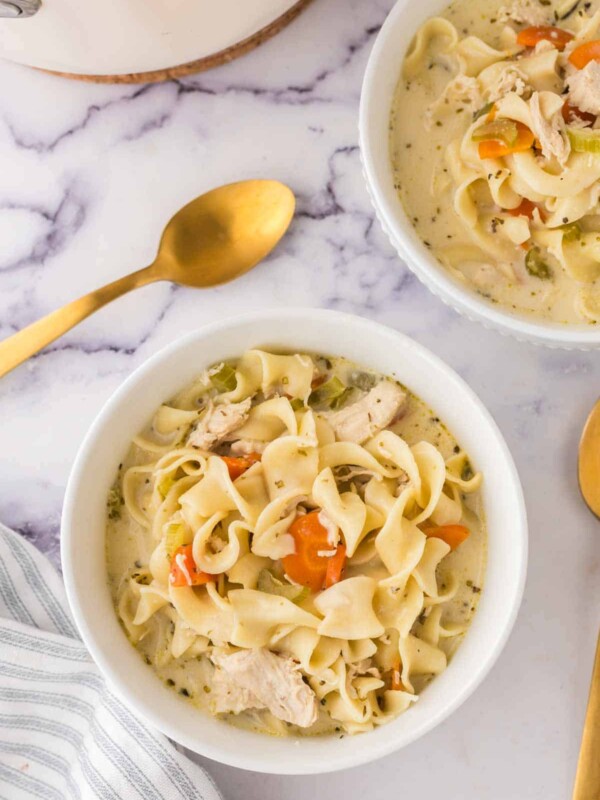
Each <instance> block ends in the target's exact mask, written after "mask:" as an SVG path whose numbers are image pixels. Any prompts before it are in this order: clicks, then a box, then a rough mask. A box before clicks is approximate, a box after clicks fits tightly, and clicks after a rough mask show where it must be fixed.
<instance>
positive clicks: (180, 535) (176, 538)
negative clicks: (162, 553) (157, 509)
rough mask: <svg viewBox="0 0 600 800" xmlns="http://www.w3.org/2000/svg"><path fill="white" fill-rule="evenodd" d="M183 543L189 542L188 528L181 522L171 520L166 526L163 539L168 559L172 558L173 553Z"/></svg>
mask: <svg viewBox="0 0 600 800" xmlns="http://www.w3.org/2000/svg"><path fill="white" fill-rule="evenodd" d="M184 544H190V536H189V534H188V528H187V526H186V525H184V524H183V523H182V522H172V523H171V524H170V525H169V527H168V528H167V535H166V539H165V547H166V550H167V555H168V556H169V559H171V558H173V556H174V555H175V553H176V552H177V551H178V550H179V548H180V547H183V545H184Z"/></svg>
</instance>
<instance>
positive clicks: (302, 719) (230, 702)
mask: <svg viewBox="0 0 600 800" xmlns="http://www.w3.org/2000/svg"><path fill="white" fill-rule="evenodd" d="M212 658H213V661H214V662H215V663H216V665H217V670H215V674H217V671H218V675H217V681H218V685H217V689H216V691H217V694H216V697H214V698H213V700H212V703H213V708H214V710H215V712H218V711H219V710H220V711H230V710H232V709H236V710H233V713H234V714H239V712H240V711H243V710H244V709H246V708H267V709H268V710H269V711H270V712H271V714H273V716H274V717H277V718H278V719H282V720H284V721H285V722H290V723H291V724H292V725H298V726H299V727H300V728H309V727H310V726H311V725H312V724H313V723H314V722H316V719H317V698H316V696H315V693H314V692H313V690H312V689H311V688H310V686H308V685H307V684H306V683H304V681H303V680H302V675H301V673H300V671H299V667H298V665H297V664H296V663H295V662H294V661H292V659H291V658H285V657H283V656H278V655H276V654H275V653H272V652H271V651H270V650H267V649H265V648H264V647H261V648H260V649H257V650H240V651H239V652H238V653H234V654H233V655H218V654H216V653H214V654H213V657H212ZM213 681H214V679H213ZM214 687H215V684H214V682H213V691H214ZM234 687H237V690H236V689H235V688H234Z"/></svg>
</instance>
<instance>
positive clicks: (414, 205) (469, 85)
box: [390, 0, 600, 324]
mask: <svg viewBox="0 0 600 800" xmlns="http://www.w3.org/2000/svg"><path fill="white" fill-rule="evenodd" d="M599 114H600V2H599V0H594V2H583V1H582V0H580V1H579V2H577V0H539V1H538V0H516V2H512V3H510V2H509V3H508V4H506V3H502V2H500V1H499V0H477V2H474V0H456V2H454V3H452V5H450V6H448V8H447V9H446V10H445V11H444V13H443V14H442V15H441V16H440V17H435V18H433V19H429V20H428V21H427V22H426V23H425V24H424V25H423V26H422V27H421V28H420V30H419V31H418V32H417V34H416V37H415V39H414V41H413V43H412V45H411V48H410V49H409V51H408V54H407V56H406V58H405V60H404V65H403V69H402V77H401V79H400V82H399V84H398V88H397V91H396V97H395V100H394V105H393V109H392V117H391V141H390V145H391V158H392V162H393V166H394V177H395V183H396V188H397V190H398V192H399V195H400V198H401V200H402V202H403V204H404V206H405V208H406V211H407V213H408V215H409V217H410V218H411V219H412V221H413V223H414V225H415V228H416V230H417V231H418V233H419V235H420V236H421V237H422V238H423V240H424V242H425V244H426V245H427V246H428V247H429V248H430V249H431V251H432V253H433V254H434V255H435V256H436V257H437V258H438V259H439V260H440V261H441V262H442V263H443V264H444V265H445V266H446V267H447V268H448V269H449V270H450V271H451V272H452V273H453V274H454V276H455V277H456V278H457V279H458V280H460V281H462V282H466V283H467V284H468V285H469V286H470V287H472V288H473V289H474V290H475V291H477V292H478V293H479V294H480V295H482V296H484V297H486V298H488V300H489V301H490V302H492V303H498V304H500V305H502V306H504V307H505V308H508V309H509V310H511V311H516V312H519V313H524V312H531V313H534V314H536V315H538V316H539V317H543V318H545V319H547V320H551V321H554V322H559V323H568V324H573V323H580V324H596V323H597V322H598V321H599V320H600V280H599V276H600V210H599V208H598V197H599V195H600V122H599V117H598V116H597V115H599Z"/></svg>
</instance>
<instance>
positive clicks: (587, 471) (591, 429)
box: [578, 400, 600, 518]
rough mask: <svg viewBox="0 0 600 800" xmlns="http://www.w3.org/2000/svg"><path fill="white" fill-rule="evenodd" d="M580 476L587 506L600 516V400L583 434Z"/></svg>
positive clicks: (579, 467)
mask: <svg viewBox="0 0 600 800" xmlns="http://www.w3.org/2000/svg"><path fill="white" fill-rule="evenodd" d="M578 478H579V488H580V489H581V494H582V495H583V499H584V500H585V503H586V505H587V507H588V508H589V509H590V511H591V512H592V513H593V514H595V515H596V516H597V517H599V518H600V400H598V401H597V403H596V405H595V406H594V407H593V408H592V410H591V411H590V413H589V416H588V418H587V420H586V423H585V425H584V427H583V432H582V434H581V441H580V442H579V461H578Z"/></svg>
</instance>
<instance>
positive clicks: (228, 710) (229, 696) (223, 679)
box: [210, 667, 266, 714]
mask: <svg viewBox="0 0 600 800" xmlns="http://www.w3.org/2000/svg"><path fill="white" fill-rule="evenodd" d="M210 697H211V700H210V704H211V708H212V711H213V713H215V714H240V713H241V712H242V711H248V710H249V709H252V708H257V709H261V708H266V706H265V705H264V703H261V701H260V700H259V699H258V697H257V696H256V695H255V694H254V693H253V692H251V691H250V690H249V689H244V687H243V686H240V685H239V683H236V682H235V681H234V680H233V679H232V678H231V677H230V676H229V674H228V673H227V672H226V671H225V670H224V669H223V668H222V667H216V668H215V671H214V672H213V676H212V681H211V695H210Z"/></svg>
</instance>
